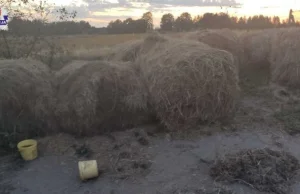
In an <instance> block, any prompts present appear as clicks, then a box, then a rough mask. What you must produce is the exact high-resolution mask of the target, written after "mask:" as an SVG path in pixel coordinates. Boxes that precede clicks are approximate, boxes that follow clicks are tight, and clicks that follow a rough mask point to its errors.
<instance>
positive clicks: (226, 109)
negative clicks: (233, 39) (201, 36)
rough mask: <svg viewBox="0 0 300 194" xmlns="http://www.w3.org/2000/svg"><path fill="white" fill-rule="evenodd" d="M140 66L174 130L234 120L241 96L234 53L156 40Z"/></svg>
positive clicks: (160, 111) (152, 39)
mask: <svg viewBox="0 0 300 194" xmlns="http://www.w3.org/2000/svg"><path fill="white" fill-rule="evenodd" d="M145 42H147V43H148V44H150V45H152V46H151V48H150V47H148V49H147V52H142V53H141V54H140V55H139V56H138V58H137V60H136V61H135V66H136V67H135V68H139V71H140V74H141V77H142V79H143V82H144V83H146V84H145V85H146V86H147V88H146V89H147V91H148V94H149V96H150V97H149V98H148V99H149V100H150V102H149V104H151V105H152V106H153V107H154V109H155V112H156V114H157V116H158V117H159V118H160V120H161V121H162V123H164V124H165V125H166V126H167V127H168V128H169V129H180V128H182V127H184V128H185V127H192V126H195V125H197V124H198V122H213V121H216V120H222V119H225V118H228V117H230V116H231V113H233V112H234V109H235V105H236V102H237V97H238V93H239V87H238V76H237V68H236V66H235V64H234V58H233V56H232V54H231V53H229V52H227V51H224V50H219V49H214V48H211V47H209V46H207V45H205V44H201V43H197V42H191V41H187V40H177V39H171V38H165V37H161V36H150V37H148V38H146V40H145Z"/></svg>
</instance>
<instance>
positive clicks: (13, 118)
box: [0, 29, 300, 194]
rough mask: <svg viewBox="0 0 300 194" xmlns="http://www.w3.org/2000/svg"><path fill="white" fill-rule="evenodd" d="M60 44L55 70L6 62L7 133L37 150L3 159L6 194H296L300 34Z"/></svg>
mask: <svg viewBox="0 0 300 194" xmlns="http://www.w3.org/2000/svg"><path fill="white" fill-rule="evenodd" d="M55 40H56V41H59V44H60V45H62V47H63V48H64V49H67V50H69V51H70V52H69V53H68V54H66V56H59V57H57V59H55V60H54V65H51V66H50V67H48V66H47V65H45V64H43V63H40V62H36V61H27V60H25V59H21V60H12V61H6V60H1V61H0V80H1V78H2V80H3V82H2V83H0V89H2V91H4V90H5V91H7V92H6V93H5V94H4V93H2V94H0V100H1V106H0V110H1V111H0V113H1V114H0V122H2V126H3V127H2V128H1V127H0V134H1V132H2V131H3V132H8V134H9V135H13V137H14V138H16V139H17V141H19V140H20V139H24V138H35V139H37V140H38V150H39V157H38V158H37V159H35V160H33V161H29V162H24V161H23V160H22V159H21V158H20V156H19V154H18V151H17V149H16V148H15V147H14V148H13V149H10V151H9V153H7V152H5V154H4V152H3V154H2V152H1V150H0V160H1V161H3V162H1V163H0V193H4V194H10V193H11V194H14V193H16V194H19V193H20V194H21V193H43V194H52V193H74V194H77V193H78V194H81V193H101V194H102V193H103V194H106V193H107V194H112V193H115V194H117V193H120V194H127V193H128V194H129V193H130V194H135V193H136V194H148V193H149V194H152V193H153V194H233V193H236V194H254V193H255V194H256V193H257V194H266V193H276V194H298V193H300V189H299V188H300V179H299V174H298V173H297V172H298V170H299V169H300V163H299V161H298V160H300V153H299V151H298V150H299V146H300V139H299V132H300V130H299V127H300V120H299V119H300V117H299V116H300V114H299V107H300V106H299V105H300V92H299V87H298V86H299V84H300V83H299V82H300V79H299V78H300V77H299V75H298V73H297V72H298V67H297V64H299V62H300V60H299V57H298V53H297V48H300V30H299V29H272V30H265V31H258V32H254V31H253V32H239V31H230V30H227V29H224V30H212V31H204V32H187V33H178V34H164V35H159V34H135V35H134V34H130V35H93V36H83V35H78V36H65V37H59V38H56V39H55ZM61 58H63V59H64V61H63V62H62V61H59V60H61ZM58 62H60V63H58ZM6 75H9V76H6ZM12 97H13V98H12ZM5 105H7V106H5ZM4 111H5V112H6V113H7V114H3V112H4ZM28 121H29V122H28ZM12 123H13V124H12ZM4 128H5V129H4ZM1 130H2V131H1ZM16 134H17V135H16ZM0 137H1V138H3V141H2V143H1V142H0V145H1V146H2V147H3V150H4V147H5V145H3V144H4V143H3V142H5V143H6V144H10V143H12V142H13V144H15V142H17V141H16V139H10V136H0ZM5 148H7V146H6V147H5ZM0 149H1V147H0ZM82 160H96V161H97V163H98V168H99V177H98V178H96V179H92V180H88V181H84V182H82V181H80V179H79V175H78V161H82Z"/></svg>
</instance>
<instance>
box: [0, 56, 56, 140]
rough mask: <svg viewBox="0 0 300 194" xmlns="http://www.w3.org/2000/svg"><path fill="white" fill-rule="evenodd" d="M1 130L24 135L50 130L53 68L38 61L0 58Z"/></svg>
mask: <svg viewBox="0 0 300 194" xmlns="http://www.w3.org/2000/svg"><path fill="white" fill-rule="evenodd" d="M0 80H1V81H0V91H1V92H0V122H1V126H0V131H2V132H3V133H6V132H7V133H8V134H11V133H12V132H14V134H15V135H17V134H22V135H23V136H26V134H27V135H28V133H31V132H33V133H34V134H39V133H45V132H50V131H48V130H49V128H51V126H52V125H53V122H52V121H53V120H52V109H51V107H52V106H53V103H54V100H53V89H52V83H51V81H50V80H51V72H50V69H49V68H48V67H47V66H46V65H44V64H42V63H40V62H37V61H34V60H23V59H20V60H0Z"/></svg>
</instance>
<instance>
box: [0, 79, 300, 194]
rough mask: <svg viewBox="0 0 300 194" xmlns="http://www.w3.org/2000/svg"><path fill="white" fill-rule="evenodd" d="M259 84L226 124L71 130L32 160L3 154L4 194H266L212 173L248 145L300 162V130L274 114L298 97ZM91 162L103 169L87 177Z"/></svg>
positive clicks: (294, 188)
mask: <svg viewBox="0 0 300 194" xmlns="http://www.w3.org/2000/svg"><path fill="white" fill-rule="evenodd" d="M248 81H249V80H248ZM253 83H254V82H253ZM253 83H252V82H251V80H250V82H249V83H248V82H247V80H246V81H245V82H243V84H245V86H244V87H245V88H246V89H244V90H245V91H244V92H243V96H242V100H241V102H240V105H239V109H238V111H237V115H236V117H235V119H234V121H232V122H231V123H229V124H226V125H225V124H212V125H210V126H199V129H194V130H193V131H186V132H172V133H170V132H169V133H168V132H160V131H158V130H157V129H156V127H154V126H145V127H141V128H136V129H131V130H128V131H125V132H117V133H113V134H110V135H107V136H97V137H92V138H85V139H75V138H74V137H71V136H69V135H66V134H59V135H56V136H54V137H46V138H43V139H39V140H38V143H39V158H38V159H36V160H34V161H31V162H23V161H22V160H20V159H19V158H16V157H13V156H6V157H2V158H0V160H1V161H4V162H1V163H0V193H1V194H23V193H30V194H38V193H43V194H71V193H72V194H96V193H97V194H100V193H101V194H202V193H203V194H207V193H210V194H222V193H223V194H225V193H237V194H256V193H257V194H263V193H262V192H258V191H257V190H255V189H253V188H251V187H250V186H249V185H247V184H242V183H235V184H225V183H219V182H216V181H215V180H213V179H212V178H211V177H210V176H209V168H210V166H211V165H212V163H213V162H214V160H216V159H220V158H223V157H224V156H225V155H226V154H229V153H236V152H239V151H241V150H245V149H259V148H270V149H272V150H278V151H286V152H289V153H291V154H292V155H293V156H295V157H296V158H297V159H298V160H300V149H299V147H300V137H299V135H298V134H297V133H293V135H290V134H291V133H288V132H287V131H286V130H285V127H286V126H287V125H286V123H284V121H282V120H279V119H278V118H276V117H275V116H274V114H275V113H278V114H277V115H279V117H280V113H281V111H282V110H283V109H286V108H290V107H292V108H294V107H295V106H296V105H297V104H298V98H297V97H296V96H293V95H292V94H290V93H289V92H286V90H285V89H282V88H280V87H277V86H276V87H275V86H274V87H273V86H272V87H270V86H267V85H264V86H261V87H259V88H257V87H252V85H251V84H253ZM293 118H294V117H293ZM296 118H297V117H296ZM289 121H290V122H293V120H289ZM296 127H297V126H296ZM295 130H296V129H295ZM85 159H96V160H97V162H98V166H99V169H100V172H101V173H100V176H99V177H98V178H97V179H95V180H90V181H86V182H81V181H80V179H79V175H78V161H80V160H85ZM299 181H300V176H296V177H295V178H294V180H292V185H291V186H290V191H289V192H288V193H290V194H299V193H300V182H299ZM222 189H223V190H222ZM225 190H231V191H232V192H230V191H225Z"/></svg>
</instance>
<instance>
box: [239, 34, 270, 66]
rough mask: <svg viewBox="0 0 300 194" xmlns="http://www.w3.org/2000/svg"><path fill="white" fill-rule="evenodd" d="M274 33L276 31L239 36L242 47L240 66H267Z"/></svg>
mask: <svg viewBox="0 0 300 194" xmlns="http://www.w3.org/2000/svg"><path fill="white" fill-rule="evenodd" d="M275 33H276V29H272V30H261V31H251V32H245V33H243V34H242V35H241V36H240V40H241V44H242V45H243V56H242V57H243V59H242V61H243V62H242V65H244V66H247V65H259V66H268V65H269V60H270V53H271V42H272V40H273V37H274V35H275Z"/></svg>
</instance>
